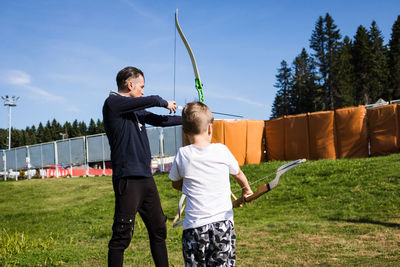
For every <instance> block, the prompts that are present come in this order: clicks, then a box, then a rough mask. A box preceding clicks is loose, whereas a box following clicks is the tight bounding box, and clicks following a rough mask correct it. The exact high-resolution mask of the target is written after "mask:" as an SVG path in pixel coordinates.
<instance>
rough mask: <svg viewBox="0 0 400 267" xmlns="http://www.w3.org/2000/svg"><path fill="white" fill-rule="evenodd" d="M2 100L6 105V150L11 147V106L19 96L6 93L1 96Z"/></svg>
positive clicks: (13, 105)
mask: <svg viewBox="0 0 400 267" xmlns="http://www.w3.org/2000/svg"><path fill="white" fill-rule="evenodd" d="M1 98H2V99H3V101H4V106H8V150H10V149H11V107H15V106H16V105H17V104H15V102H17V101H18V99H19V96H11V97H9V96H8V95H6V96H2V97H1Z"/></svg>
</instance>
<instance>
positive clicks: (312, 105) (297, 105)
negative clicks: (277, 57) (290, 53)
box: [289, 48, 324, 114]
mask: <svg viewBox="0 0 400 267" xmlns="http://www.w3.org/2000/svg"><path fill="white" fill-rule="evenodd" d="M293 70H294V71H293V75H292V81H291V85H292V89H291V90H290V93H289V95H290V98H289V99H290V104H291V105H290V106H291V110H292V114H298V113H306V112H312V111H316V110H320V109H321V108H322V107H323V104H324V103H323V98H324V94H323V92H321V90H319V89H320V86H319V85H318V84H317V76H316V73H315V65H314V61H313V59H312V58H311V57H310V56H309V55H308V53H307V52H306V50H305V49H304V48H303V50H302V51H301V53H300V55H298V56H297V57H296V58H295V60H294V61H293Z"/></svg>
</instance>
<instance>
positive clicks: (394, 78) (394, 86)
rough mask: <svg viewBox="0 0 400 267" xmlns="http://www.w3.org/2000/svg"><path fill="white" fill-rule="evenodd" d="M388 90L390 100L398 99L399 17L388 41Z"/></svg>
mask: <svg viewBox="0 0 400 267" xmlns="http://www.w3.org/2000/svg"><path fill="white" fill-rule="evenodd" d="M389 49H390V50H389V68H390V81H391V82H390V88H391V90H392V99H400V15H399V16H398V17H397V20H396V21H395V23H394V24H393V26H392V34H391V39H390V41H389Z"/></svg>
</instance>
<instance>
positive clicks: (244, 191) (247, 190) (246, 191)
mask: <svg viewBox="0 0 400 267" xmlns="http://www.w3.org/2000/svg"><path fill="white" fill-rule="evenodd" d="M252 194H253V191H251V188H250V187H245V188H243V189H242V196H243V197H244V198H246V197H248V196H251V195H252Z"/></svg>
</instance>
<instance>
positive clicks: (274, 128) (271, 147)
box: [265, 117, 285, 160]
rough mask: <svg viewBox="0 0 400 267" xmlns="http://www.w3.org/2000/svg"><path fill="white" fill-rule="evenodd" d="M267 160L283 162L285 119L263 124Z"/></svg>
mask: <svg viewBox="0 0 400 267" xmlns="http://www.w3.org/2000/svg"><path fill="white" fill-rule="evenodd" d="M265 142H266V145H267V158H268V160H285V118H284V117H281V118H277V119H272V120H269V121H266V122H265Z"/></svg>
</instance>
